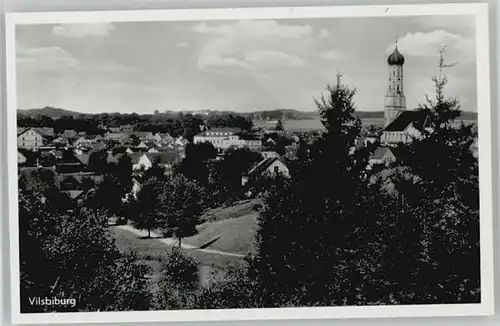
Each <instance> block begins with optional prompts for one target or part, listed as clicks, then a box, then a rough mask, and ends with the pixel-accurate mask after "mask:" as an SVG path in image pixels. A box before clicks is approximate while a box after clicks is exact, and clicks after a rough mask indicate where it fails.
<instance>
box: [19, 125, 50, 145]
mask: <svg viewBox="0 0 500 326" xmlns="http://www.w3.org/2000/svg"><path fill="white" fill-rule="evenodd" d="M47 143H48V138H47V137H46V136H45V135H44V134H42V133H41V132H40V131H39V130H37V129H36V128H28V129H26V130H24V131H23V132H21V133H20V134H19V135H18V136H17V147H18V148H27V149H36V148H39V147H42V146H44V145H46V144H47Z"/></svg>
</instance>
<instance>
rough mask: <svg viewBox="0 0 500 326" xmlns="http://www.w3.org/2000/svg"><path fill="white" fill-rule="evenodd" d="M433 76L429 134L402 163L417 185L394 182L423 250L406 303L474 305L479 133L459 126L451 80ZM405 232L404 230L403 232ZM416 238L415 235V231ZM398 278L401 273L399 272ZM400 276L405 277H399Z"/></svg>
mask: <svg viewBox="0 0 500 326" xmlns="http://www.w3.org/2000/svg"><path fill="white" fill-rule="evenodd" d="M443 54H444V49H441V59H440V63H439V65H440V66H439V67H440V75H439V77H433V79H432V80H433V82H434V86H435V89H436V98H435V100H431V99H430V98H427V103H426V104H424V105H423V106H422V107H421V108H420V109H421V110H423V111H424V112H426V113H427V115H428V119H429V122H430V124H429V128H428V130H425V131H423V134H422V137H420V138H417V139H414V141H413V142H412V143H411V145H409V146H406V148H404V150H403V151H401V160H400V161H401V162H400V164H401V165H402V166H403V167H404V168H405V169H406V171H407V175H409V176H410V177H411V178H412V180H413V182H411V183H409V185H408V183H406V184H405V183H404V182H405V180H407V179H408V178H407V179H403V178H399V179H396V180H395V185H396V187H398V192H399V195H400V197H404V198H406V200H405V201H404V207H403V208H404V211H405V213H406V214H407V215H408V216H412V217H415V221H414V222H413V223H412V226H413V230H418V231H419V232H416V234H417V236H416V238H415V236H414V243H416V244H418V246H419V248H420V251H419V252H418V254H417V255H415V257H414V259H413V260H411V261H409V262H408V264H407V266H408V267H407V272H406V273H407V274H404V275H407V278H410V275H408V274H411V280H412V283H411V284H414V286H413V287H412V285H411V284H409V282H408V283H407V285H408V288H407V291H408V289H411V291H410V293H404V292H403V293H402V294H401V295H400V300H401V301H402V302H413V303H415V302H418V303H452V302H454V303H457V302H461V303H472V302H479V300H480V265H479V182H478V181H479V177H478V162H477V159H476V158H475V157H474V153H473V152H472V150H471V147H472V145H473V144H474V141H475V139H476V138H477V134H476V132H475V130H474V127H473V126H465V125H461V126H458V127H456V126H454V120H455V119H456V118H457V117H458V116H459V115H460V106H459V103H458V101H457V100H456V99H454V98H447V97H446V96H444V87H445V85H446V83H447V81H448V79H447V77H446V76H445V75H443V74H442V72H441V69H442V68H443V67H447V66H450V65H445V64H444V59H443ZM402 228H403V227H402ZM414 233H415V232H414ZM394 274H396V273H394ZM400 275H401V273H400Z"/></svg>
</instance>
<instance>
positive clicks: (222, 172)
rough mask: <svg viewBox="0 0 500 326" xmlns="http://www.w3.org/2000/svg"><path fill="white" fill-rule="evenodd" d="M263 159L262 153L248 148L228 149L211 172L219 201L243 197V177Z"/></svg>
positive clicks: (213, 186)
mask: <svg viewBox="0 0 500 326" xmlns="http://www.w3.org/2000/svg"><path fill="white" fill-rule="evenodd" d="M261 160H262V155H260V154H259V153H257V152H255V151H252V150H250V149H248V148H236V149H229V150H227V151H226V153H225V154H224V157H223V159H222V160H220V161H217V162H215V163H214V166H213V169H212V174H211V183H212V184H211V186H210V188H211V189H214V194H215V195H217V198H216V199H217V201H218V202H228V201H229V202H230V201H234V200H237V199H241V198H242V195H243V189H244V188H243V186H242V183H241V177H242V176H243V175H244V174H245V173H247V172H248V171H249V170H250V168H251V167H253V166H254V165H255V164H257V163H258V162H260V161H261ZM214 199H215V198H214Z"/></svg>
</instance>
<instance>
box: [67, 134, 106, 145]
mask: <svg viewBox="0 0 500 326" xmlns="http://www.w3.org/2000/svg"><path fill="white" fill-rule="evenodd" d="M102 139H103V138H102V137H101V136H99V135H85V136H82V137H80V138H78V139H77V140H76V141H75V143H74V145H73V146H75V147H94V146H95V145H96V144H97V143H99V142H100V141H102Z"/></svg>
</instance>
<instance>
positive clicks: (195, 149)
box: [175, 142, 217, 186]
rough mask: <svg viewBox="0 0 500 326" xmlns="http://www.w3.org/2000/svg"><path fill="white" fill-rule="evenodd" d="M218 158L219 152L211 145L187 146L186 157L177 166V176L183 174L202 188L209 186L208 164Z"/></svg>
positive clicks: (191, 144) (190, 144)
mask: <svg viewBox="0 0 500 326" xmlns="http://www.w3.org/2000/svg"><path fill="white" fill-rule="evenodd" d="M215 157H217V150H216V149H215V147H214V146H213V145H212V144H211V143H208V142H207V143H198V144H193V143H189V144H188V145H187V146H186V157H185V158H184V160H183V161H182V162H181V163H180V164H179V165H178V166H177V168H176V170H175V172H176V174H183V175H184V176H185V177H186V178H188V179H190V180H194V181H196V182H198V183H199V184H200V185H202V186H207V185H208V177H209V167H208V162H209V161H210V160H212V159H214V158H215Z"/></svg>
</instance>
